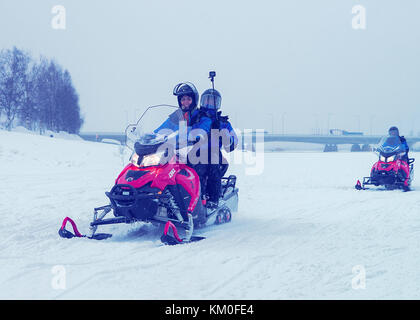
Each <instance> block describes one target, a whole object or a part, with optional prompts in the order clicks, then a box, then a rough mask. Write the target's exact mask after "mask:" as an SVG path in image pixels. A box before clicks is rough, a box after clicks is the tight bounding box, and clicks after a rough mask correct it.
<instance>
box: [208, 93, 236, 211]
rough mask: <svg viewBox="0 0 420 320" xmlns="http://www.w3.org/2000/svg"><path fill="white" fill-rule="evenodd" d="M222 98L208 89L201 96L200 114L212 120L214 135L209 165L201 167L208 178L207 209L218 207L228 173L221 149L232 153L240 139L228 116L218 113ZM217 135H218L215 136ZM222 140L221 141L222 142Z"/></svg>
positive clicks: (210, 140)
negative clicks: (222, 181)
mask: <svg viewBox="0 0 420 320" xmlns="http://www.w3.org/2000/svg"><path fill="white" fill-rule="evenodd" d="M221 101H222V96H221V95H220V93H219V92H218V91H217V90H215V89H207V90H206V91H204V92H203V94H202V95H201V100H200V112H201V114H202V116H203V117H208V118H210V119H211V120H212V124H211V129H212V134H211V138H210V139H209V142H208V148H209V151H210V152H209V153H208V156H209V157H208V160H209V161H208V163H207V164H204V165H202V166H201V167H200V169H201V171H202V172H201V174H203V175H205V176H206V177H207V179H206V185H205V186H204V190H205V192H206V193H207V195H208V201H207V207H208V208H215V207H217V206H218V203H219V198H220V193H221V188H222V185H221V180H222V177H223V175H224V174H225V173H226V171H227V169H228V167H229V164H228V163H227V160H226V159H225V158H224V157H223V155H222V152H221V148H222V147H223V148H224V149H225V150H226V151H227V152H231V151H233V150H234V149H235V148H236V145H237V142H238V138H237V136H236V133H235V131H234V130H233V128H232V125H231V124H230V122H229V121H228V119H229V118H228V117H227V116H222V115H221V114H222V112H221V111H218V110H219V109H220V107H221ZM215 133H217V135H214V134H215ZM220 140H221V141H220Z"/></svg>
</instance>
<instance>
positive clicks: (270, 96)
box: [0, 0, 420, 135]
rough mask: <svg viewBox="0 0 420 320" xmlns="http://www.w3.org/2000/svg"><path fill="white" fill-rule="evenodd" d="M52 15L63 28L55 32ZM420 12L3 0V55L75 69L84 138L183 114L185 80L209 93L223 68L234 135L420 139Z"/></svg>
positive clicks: (306, 5)
mask: <svg viewBox="0 0 420 320" xmlns="http://www.w3.org/2000/svg"><path fill="white" fill-rule="evenodd" d="M55 5H63V6H64V7H65V9H66V29H65V30H55V29H53V28H52V27H51V20H52V19H53V17H54V14H53V13H51V9H52V8H53V7H54V6H55ZM355 5H363V6H364V7H365V8H366V29H364V30H363V29H362V30H360V29H359V30H355V29H353V28H352V19H353V17H354V14H352V8H353V6H355ZM419 14H420V1H416V0H403V1H384V0H321V1H314V0H294V1H291V0H290V1H279V0H271V1H267V0H259V1H255V0H254V1H246V0H230V1H229V0H211V1H200V0H194V1H193V0H191V1H190V0H188V1H186V0H177V1H173V0H166V1H161V0H153V1H142V0H137V1H134V0H132V1H114V0H108V1H96V0H95V1H92V0H89V1H86V0H85V1H82V0H71V1H70V0H61V1H58V0H54V1H49V0H48V1H47V0H38V1H34V0H25V1H23V0H0V48H3V49H4V48H11V47H12V46H14V45H15V46H17V47H18V48H21V49H25V50H27V51H29V52H31V53H32V55H33V56H34V57H38V56H39V55H44V56H46V57H48V58H54V59H55V60H56V61H57V62H58V63H59V64H60V65H62V66H63V67H64V68H66V69H68V70H69V72H70V74H71V75H72V78H73V82H74V85H75V87H76V90H77V92H78V93H79V95H80V106H81V111H82V114H83V115H84V118H85V124H84V126H83V128H82V131H96V130H99V131H123V130H124V128H125V126H126V124H127V121H128V122H133V121H134V120H135V118H136V117H137V116H138V115H139V114H140V113H141V111H143V110H144V109H145V108H146V106H148V105H151V104H159V103H170V104H176V98H175V97H174V96H173V95H172V89H173V87H174V86H175V84H177V83H178V82H181V81H191V82H193V83H195V84H196V86H197V88H198V89H199V91H200V93H201V92H203V91H204V90H205V89H207V88H208V87H209V85H210V82H209V81H208V78H207V77H208V71H209V70H216V72H217V77H216V80H215V81H216V88H217V89H218V90H219V91H220V92H221V94H222V97H223V98H222V99H223V100H222V110H223V111H224V112H225V113H226V114H228V115H229V116H230V118H231V120H232V124H233V125H234V126H236V127H240V128H264V129H266V130H268V131H272V130H274V132H275V133H281V132H285V133H313V132H316V130H321V129H322V130H326V129H327V125H328V122H329V124H330V128H341V129H347V130H359V129H360V130H363V131H364V132H365V133H366V134H369V133H370V132H372V133H374V134H375V133H376V134H379V133H384V132H385V131H386V129H387V127H389V126H391V125H398V126H400V128H401V131H403V132H402V133H403V134H405V135H409V134H410V132H411V131H414V133H416V134H417V133H418V132H420V105H419V102H420V90H419V89H420V82H419V80H420V79H419V78H420V62H419V59H420V19H418V17H419ZM283 123H284V128H283Z"/></svg>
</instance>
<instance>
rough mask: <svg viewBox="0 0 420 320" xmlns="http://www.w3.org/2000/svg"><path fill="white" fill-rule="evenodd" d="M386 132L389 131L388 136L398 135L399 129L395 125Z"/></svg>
mask: <svg viewBox="0 0 420 320" xmlns="http://www.w3.org/2000/svg"><path fill="white" fill-rule="evenodd" d="M388 133H389V135H390V136H399V135H400V131H399V130H398V128H397V127H391V128H389V130H388Z"/></svg>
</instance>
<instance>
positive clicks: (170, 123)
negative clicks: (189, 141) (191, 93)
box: [155, 109, 212, 135]
mask: <svg viewBox="0 0 420 320" xmlns="http://www.w3.org/2000/svg"><path fill="white" fill-rule="evenodd" d="M172 115H173V114H172ZM172 115H170V116H169V117H168V119H166V121H165V122H164V123H162V124H161V125H160V127H159V128H157V129H156V130H155V132H158V131H159V130H162V129H170V130H172V131H177V130H179V119H178V117H172ZM184 119H185V120H186V121H187V134H189V133H190V131H191V130H194V129H202V130H204V131H205V132H206V133H207V134H208V135H209V134H210V130H211V123H212V121H211V119H210V118H209V117H206V116H202V115H200V110H198V109H194V110H192V111H191V112H190V111H188V112H185V113H184Z"/></svg>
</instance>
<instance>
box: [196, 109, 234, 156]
mask: <svg viewBox="0 0 420 320" xmlns="http://www.w3.org/2000/svg"><path fill="white" fill-rule="evenodd" d="M203 113H204V114H205V115H206V116H207V117H209V118H210V119H211V121H212V129H219V130H221V132H222V134H223V135H224V137H225V138H229V141H230V145H229V146H228V147H227V148H226V149H225V150H226V151H227V152H231V151H233V150H235V148H236V146H237V143H238V137H237V135H236V133H235V130H233V128H232V125H231V124H230V122H229V120H228V117H227V116H222V115H221V113H222V112H221V111H218V112H216V111H215V110H203ZM222 130H223V131H222ZM226 135H227V136H226ZM222 147H223V145H222V144H221V143H219V146H218V148H219V151H220V149H221V148H222Z"/></svg>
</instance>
